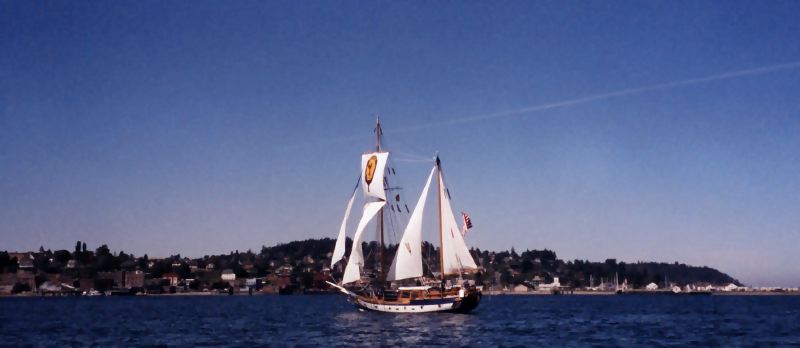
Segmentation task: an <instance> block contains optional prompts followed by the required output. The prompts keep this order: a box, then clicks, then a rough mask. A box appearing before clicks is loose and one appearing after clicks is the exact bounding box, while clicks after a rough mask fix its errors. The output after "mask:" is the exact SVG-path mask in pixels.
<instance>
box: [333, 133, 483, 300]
mask: <svg viewBox="0 0 800 348" xmlns="http://www.w3.org/2000/svg"><path fill="white" fill-rule="evenodd" d="M375 132H376V136H377V146H376V148H375V151H373V152H370V153H366V154H363V155H362V157H361V176H360V178H359V181H358V185H357V186H356V188H355V189H354V190H353V193H352V195H351V197H350V200H349V201H348V204H347V208H346V210H345V216H344V219H343V221H342V224H341V227H340V228H339V235H338V238H337V239H336V245H335V247H334V251H333V257H332V258H331V268H332V269H333V266H334V265H335V264H336V263H337V262H339V261H342V260H343V259H344V256H345V239H346V230H347V220H348V218H349V216H350V211H351V208H352V206H353V201H354V199H355V198H356V195H357V192H358V186H361V187H362V191H363V195H364V197H365V203H364V208H363V211H362V216H361V219H360V220H359V222H358V226H357V228H356V232H355V235H354V237H353V246H352V250H351V252H350V256H349V258H347V263H346V266H345V269H344V275H343V276H342V280H341V282H339V283H338V284H337V283H333V282H328V284H330V285H331V286H333V287H335V288H336V289H338V290H339V291H340V292H341V293H342V294H344V295H346V296H347V298H348V300H349V301H350V302H351V303H353V304H354V305H355V306H356V307H358V308H359V309H361V310H369V311H379V312H391V313H430V312H460V313H466V312H469V311H471V310H473V309H475V308H476V307H477V306H478V304H479V303H480V300H481V297H482V293H481V289H480V287H477V286H475V285H474V284H473V285H470V284H469V283H468V282H466V281H464V280H463V275H465V274H468V273H470V272H475V271H477V270H479V268H478V266H477V265H476V264H475V260H474V259H473V257H472V255H471V254H470V252H469V248H468V247H467V245H466V242H465V241H464V236H465V234H466V231H467V230H468V229H469V228H470V227H471V221H470V220H469V217H468V215H466V214H463V213H462V217H463V221H462V222H463V226H462V228H459V227H458V224H457V223H456V218H455V216H454V215H453V210H452V208H451V204H450V192H449V191H448V189H447V186H445V182H444V176H443V173H442V165H441V160H440V159H439V157H438V155H437V156H436V157H435V159H434V160H433V168H432V169H431V171H430V174H429V175H428V180H427V182H426V183H425V186H424V188H423V189H422V193H421V194H420V197H419V199H418V201H417V205H416V206H415V207H414V209H413V211H410V210H409V209H408V208H407V205H406V204H403V205H400V204H396V203H397V202H396V201H398V200H399V195H396V196H395V197H391V196H390V197H389V198H390V199H389V200H387V192H389V191H391V190H392V188H391V187H389V186H388V180H387V176H389V175H394V174H395V173H396V171H395V170H394V169H393V168H389V167H388V166H387V161H388V159H389V152H387V151H384V150H383V149H382V148H381V135H382V130H381V125H380V121H378V123H377V127H376V128H375ZM433 180H436V192H437V197H438V220H439V221H438V222H439V223H438V227H439V228H438V239H439V272H437V273H438V277H436V278H435V279H434V280H432V281H431V280H430V279H428V278H425V277H424V274H423V258H422V254H423V252H422V251H423V250H422V244H423V240H422V227H423V224H422V220H423V215H424V210H425V203H426V201H427V196H428V191H429V190H430V187H431V182H432V181H433ZM392 198H395V199H394V200H393V199H392ZM389 201H392V202H389ZM387 204H389V206H388V207H389V208H388V209H387ZM403 207H405V209H402V208H403ZM386 211H389V212H390V213H391V212H406V211H410V213H411V216H410V217H409V218H408V224H407V225H406V227H405V230H404V231H403V234H402V238H401V239H400V242H399V243H398V248H397V252H396V253H395V257H394V260H393V261H392V264H391V266H390V267H389V271H388V272H384V269H385V267H384V263H383V244H384V237H383V234H384V231H383V230H384V214H385V213H386ZM376 216H377V217H378V219H377V223H376V225H377V226H378V230H379V235H380V249H379V252H380V253H381V255H380V260H381V263H380V267H379V270H380V272H379V274H378V276H377V279H375V281H371V282H370V281H367V282H365V281H362V275H363V271H364V270H363V268H364V263H365V259H364V255H363V253H362V244H361V243H362V240H363V237H364V230H365V228H366V227H367V225H368V224H369V223H370V222H371V221H372V220H373V219H375V217H376ZM429 268H430V267H429ZM363 278H366V279H370V278H369V277H363ZM365 283H366V284H365ZM356 284H360V285H363V286H361V287H357V286H355V285H356ZM404 284H405V286H404ZM348 287H349V288H348Z"/></svg>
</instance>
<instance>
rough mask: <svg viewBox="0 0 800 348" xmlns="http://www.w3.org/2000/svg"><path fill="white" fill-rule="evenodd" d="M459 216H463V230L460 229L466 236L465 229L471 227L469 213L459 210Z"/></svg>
mask: <svg viewBox="0 0 800 348" xmlns="http://www.w3.org/2000/svg"><path fill="white" fill-rule="evenodd" d="M461 217H462V218H464V230H463V231H461V235H464V236H466V235H467V231H468V230H469V229H470V228H472V219H470V218H469V214H467V213H465V212H463V211H462V212H461Z"/></svg>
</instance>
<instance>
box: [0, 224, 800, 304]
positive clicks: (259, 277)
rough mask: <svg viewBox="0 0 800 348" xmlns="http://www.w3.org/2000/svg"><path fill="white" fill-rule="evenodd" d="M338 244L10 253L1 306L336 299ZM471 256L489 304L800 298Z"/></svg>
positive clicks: (622, 270) (372, 266)
mask: <svg viewBox="0 0 800 348" xmlns="http://www.w3.org/2000/svg"><path fill="white" fill-rule="evenodd" d="M334 243H335V241H334V240H332V239H328V238H324V239H309V240H304V241H294V242H289V243H283V244H278V245H275V246H271V247H267V246H262V247H261V250H260V251H259V252H253V251H252V250H247V251H245V252H240V251H238V250H236V251H231V252H230V253H228V254H220V255H206V256H203V257H197V258H189V257H183V256H181V255H179V254H176V255H172V256H169V257H165V258H151V257H148V255H147V254H145V255H142V256H135V255H132V254H127V253H125V252H124V251H119V252H112V251H111V250H110V249H109V247H108V246H106V245H101V246H99V247H97V248H95V249H94V250H91V249H89V248H88V246H87V245H86V243H83V242H80V241H78V242H76V244H75V247H74V249H73V250H66V249H59V250H55V251H53V250H49V249H45V248H44V247H40V248H39V250H38V251H26V252H9V251H0V296H4V295H5V296H8V295H18V296H19V295H21V296H25V295H29V296H33V295H39V296H59V295H61V296H68V295H86V296H96V295H142V294H146V295H170V296H187V295H196V296H202V295H213V294H220V295H222V294H225V295H233V294H244V295H256V294H283V295H289V294H327V293H335V291H332V290H331V289H330V288H329V287H328V286H327V284H326V283H325V281H333V280H336V279H341V276H342V272H341V265H339V264H337V265H334V267H333V268H331V267H330V258H331V254H332V250H333V246H334ZM351 247H352V240H349V239H348V240H347V249H350V248H351ZM362 249H363V250H364V255H366V256H365V265H366V266H365V269H364V272H363V273H364V274H365V276H364V278H363V279H362V280H363V281H365V282H369V281H371V280H373V279H374V275H375V274H377V273H378V271H379V269H378V268H377V267H376V265H377V264H378V263H379V262H378V260H377V258H378V257H377V255H379V254H380V250H379V247H378V243H376V242H371V243H363V244H362ZM396 250H397V246H396V245H389V246H386V247H385V248H384V250H383V253H384V254H385V255H386V258H389V259H390V258H392V257H393V255H394V253H395V251H396ZM470 252H471V254H472V256H473V257H474V258H475V261H476V262H477V264H478V265H479V266H480V267H481V269H480V271H478V272H476V273H473V274H470V275H465V277H466V278H467V279H469V280H470V282H474V283H475V284H476V285H478V286H482V287H483V289H484V293H485V294H487V295H520V294H521V295H549V294H563V295H609V294H614V293H616V292H618V291H619V292H622V293H626V294H627V293H633V294H640V293H641V294H666V293H692V294H701V293H713V294H726V295H727V294H735V295H786V294H797V288H749V287H746V286H744V285H743V284H741V283H740V282H739V281H737V280H736V279H734V278H732V277H730V276H729V275H727V274H725V273H722V272H720V271H718V270H716V269H713V268H710V267H705V266H702V267H697V266H689V265H685V264H680V263H678V262H675V263H657V262H636V263H625V262H617V260H615V259H607V260H605V261H603V262H591V261H587V260H567V261H565V260H562V259H558V258H557V256H556V253H555V252H554V251H551V250H547V249H543V250H525V251H523V252H517V251H516V250H515V249H514V248H512V249H511V250H506V251H499V252H497V251H488V250H481V249H478V248H473V249H471V250H470ZM423 259H424V260H425V262H423V268H424V272H425V274H426V275H427V276H428V277H429V278H430V279H433V278H435V274H438V272H437V271H438V270H437V269H435V268H434V269H431V268H429V267H428V265H434V266H435V265H438V264H439V263H438V249H437V248H436V247H435V246H433V245H431V244H430V243H427V242H425V243H424V244H423Z"/></svg>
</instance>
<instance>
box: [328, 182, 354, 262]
mask: <svg viewBox="0 0 800 348" xmlns="http://www.w3.org/2000/svg"><path fill="white" fill-rule="evenodd" d="M359 181H360V179H359ZM357 190H358V186H356V189H354V190H353V195H352V196H350V201H348V202H347V209H345V211H344V219H342V225H341V226H340V227H339V236H338V237H336V246H334V247H333V257H331V268H333V265H334V264H335V263H337V262H339V260H341V259H343V258H344V249H345V240H346V238H347V236H346V232H347V219H349V218H350V210H351V209H352V208H353V201H354V200H355V199H356V192H357Z"/></svg>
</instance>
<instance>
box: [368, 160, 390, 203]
mask: <svg viewBox="0 0 800 348" xmlns="http://www.w3.org/2000/svg"><path fill="white" fill-rule="evenodd" d="M388 159H389V153H388V152H373V153H368V154H364V155H361V187H362V188H363V189H364V195H366V196H367V197H374V198H378V199H380V200H384V201H385V200H386V192H385V191H384V185H383V175H384V170H385V169H386V161H387V160H388Z"/></svg>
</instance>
